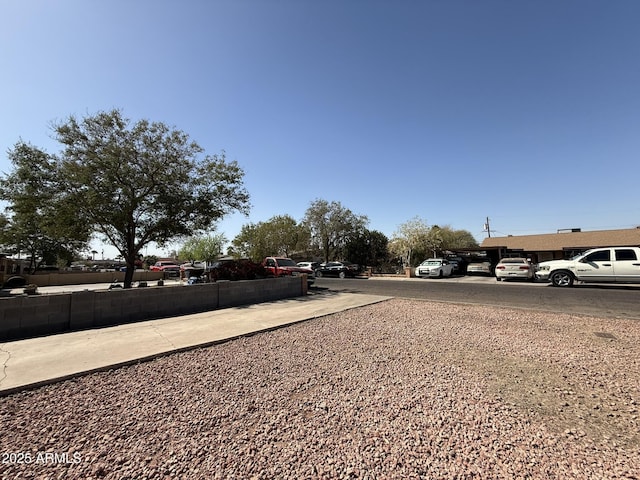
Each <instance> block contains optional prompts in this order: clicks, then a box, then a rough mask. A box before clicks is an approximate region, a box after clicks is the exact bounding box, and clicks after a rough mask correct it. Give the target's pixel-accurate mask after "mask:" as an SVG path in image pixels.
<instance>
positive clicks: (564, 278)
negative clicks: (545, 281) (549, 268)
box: [551, 270, 573, 287]
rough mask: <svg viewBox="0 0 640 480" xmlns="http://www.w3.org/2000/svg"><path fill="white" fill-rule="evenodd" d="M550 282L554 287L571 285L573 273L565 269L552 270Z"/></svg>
mask: <svg viewBox="0 0 640 480" xmlns="http://www.w3.org/2000/svg"><path fill="white" fill-rule="evenodd" d="M551 284H552V285H553V286H554V287H571V286H572V285H573V275H571V273H569V272H567V271H565V270H560V271H559V272H554V273H553V274H551Z"/></svg>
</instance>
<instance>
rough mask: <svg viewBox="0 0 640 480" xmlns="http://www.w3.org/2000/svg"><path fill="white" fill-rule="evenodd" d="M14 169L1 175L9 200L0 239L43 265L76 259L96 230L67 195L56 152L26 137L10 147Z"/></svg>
mask: <svg viewBox="0 0 640 480" xmlns="http://www.w3.org/2000/svg"><path fill="white" fill-rule="evenodd" d="M8 157H9V160H10V161H11V163H12V165H13V171H12V172H11V173H9V174H7V175H5V176H4V177H3V178H2V179H0V199H2V200H5V201H7V202H8V206H7V208H6V211H7V213H8V215H7V216H5V217H4V219H3V223H4V225H3V228H2V229H1V230H0V232H1V233H0V243H2V244H3V246H4V247H5V248H8V249H9V250H10V251H12V252H13V253H17V254H25V256H27V257H28V258H29V261H30V266H29V270H30V271H32V272H33V271H34V270H35V269H36V268H37V267H38V266H39V264H43V263H48V264H54V265H55V264H56V263H57V262H58V260H59V259H61V258H63V259H65V260H66V261H67V262H70V261H71V259H72V257H73V255H74V253H77V252H78V251H79V250H81V249H82V248H84V247H85V246H86V244H87V242H88V241H89V239H90V237H91V234H92V230H91V228H90V225H88V224H87V223H86V222H85V221H84V219H83V218H82V216H81V215H78V214H77V213H76V208H75V207H76V205H75V204H74V203H71V202H69V199H68V198H67V197H66V196H65V194H64V193H65V192H64V189H63V188H62V186H61V184H60V181H59V177H58V175H57V163H56V159H55V157H53V156H52V155H49V154H47V153H45V152H44V151H42V150H40V149H38V148H36V147H34V146H32V145H30V144H28V143H25V142H22V141H20V142H18V143H17V144H16V145H15V146H14V148H13V149H11V150H9V152H8Z"/></svg>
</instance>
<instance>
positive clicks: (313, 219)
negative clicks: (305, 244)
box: [302, 199, 369, 262]
mask: <svg viewBox="0 0 640 480" xmlns="http://www.w3.org/2000/svg"><path fill="white" fill-rule="evenodd" d="M302 223H303V224H304V225H305V226H306V227H307V228H308V229H309V232H310V234H311V243H312V245H313V246H314V247H316V248H317V249H318V250H319V251H320V252H321V254H322V257H323V258H324V261H325V262H328V261H329V260H335V259H338V258H341V259H344V258H342V257H343V256H344V255H345V251H344V248H345V246H346V245H347V243H348V242H349V241H350V240H352V239H354V238H357V236H358V235H360V234H362V233H364V231H365V229H366V227H367V224H368V223H369V219H368V218H367V217H366V216H365V215H356V214H354V213H353V212H352V211H351V210H349V209H348V208H346V207H344V206H342V204H341V203H340V202H335V201H334V202H328V201H327V200H323V199H316V200H314V201H313V202H311V204H310V205H309V208H307V211H306V213H305V216H304V219H303V221H302Z"/></svg>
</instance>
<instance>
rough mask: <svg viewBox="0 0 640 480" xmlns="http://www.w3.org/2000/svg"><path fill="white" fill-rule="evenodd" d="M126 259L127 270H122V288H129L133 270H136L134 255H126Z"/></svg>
mask: <svg viewBox="0 0 640 480" xmlns="http://www.w3.org/2000/svg"><path fill="white" fill-rule="evenodd" d="M126 261H127V271H126V272H124V288H131V283H132V281H133V272H135V271H136V261H135V256H131V257H128V258H127V259H126Z"/></svg>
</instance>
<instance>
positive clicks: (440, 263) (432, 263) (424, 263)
mask: <svg viewBox="0 0 640 480" xmlns="http://www.w3.org/2000/svg"><path fill="white" fill-rule="evenodd" d="M422 265H442V262H441V261H440V260H425V261H424V262H422Z"/></svg>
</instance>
